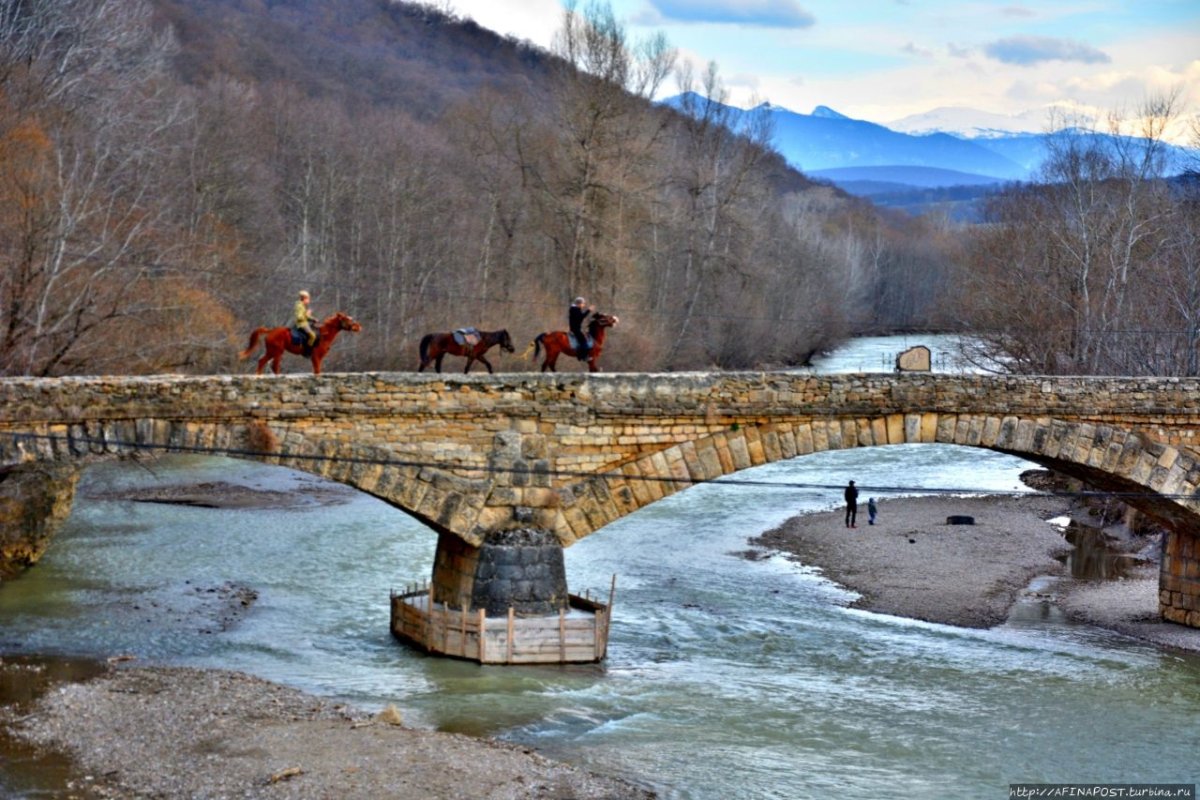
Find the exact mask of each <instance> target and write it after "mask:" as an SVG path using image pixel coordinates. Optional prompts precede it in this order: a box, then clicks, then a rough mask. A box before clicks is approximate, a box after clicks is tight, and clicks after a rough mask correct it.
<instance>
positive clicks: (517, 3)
mask: <svg viewBox="0 0 1200 800" xmlns="http://www.w3.org/2000/svg"><path fill="white" fill-rule="evenodd" d="M449 5H450V10H451V11H452V12H453V13H454V14H457V15H458V16H461V17H470V18H471V19H473V20H475V21H476V22H478V23H479V24H480V25H482V26H483V27H485V28H489V29H490V30H493V31H496V32H497V33H502V34H505V35H508V36H513V37H514V38H516V39H522V40H528V41H531V42H533V43H534V44H536V45H540V46H542V47H547V48H548V47H549V46H550V43H551V42H552V41H553V39H554V33H555V31H557V30H558V29H559V28H560V27H562V15H563V7H562V5H561V4H560V3H559V2H558V0H450V3H449Z"/></svg>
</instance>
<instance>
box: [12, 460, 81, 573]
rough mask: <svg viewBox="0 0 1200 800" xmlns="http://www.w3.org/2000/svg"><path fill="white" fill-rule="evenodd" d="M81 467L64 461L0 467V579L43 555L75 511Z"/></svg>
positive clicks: (16, 571) (17, 571)
mask: <svg viewBox="0 0 1200 800" xmlns="http://www.w3.org/2000/svg"><path fill="white" fill-rule="evenodd" d="M79 475H80V470H79V469H78V468H77V467H76V466H74V465H72V464H67V463H63V462H36V461H35V462H31V463H28V464H18V465H12V466H8V467H0V580H5V579H6V578H11V577H14V576H15V575H17V574H18V573H19V572H21V571H22V570H24V569H25V568H27V567H31V566H33V565H34V564H35V563H37V561H38V559H39V558H41V557H42V553H43V552H45V550H46V546H47V545H48V544H49V543H50V539H51V537H52V536H53V535H54V533H55V532H56V531H57V530H58V529H59V528H60V527H61V526H62V524H63V523H64V522H65V521H66V519H67V517H68V516H70V514H71V503H72V501H73V500H74V499H75V484H76V483H77V482H78V481H79Z"/></svg>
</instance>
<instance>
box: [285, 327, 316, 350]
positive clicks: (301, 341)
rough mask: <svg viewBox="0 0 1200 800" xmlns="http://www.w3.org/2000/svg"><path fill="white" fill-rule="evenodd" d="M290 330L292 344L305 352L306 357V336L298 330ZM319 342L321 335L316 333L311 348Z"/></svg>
mask: <svg viewBox="0 0 1200 800" xmlns="http://www.w3.org/2000/svg"><path fill="white" fill-rule="evenodd" d="M290 330H291V331H292V344H294V345H296V346H297V347H303V348H304V349H305V351H306V352H305V355H308V352H307V351H308V350H309V347H308V334H307V333H305V332H304V331H302V330H300V329H299V328H291V329H290ZM320 340H321V334H319V333H318V334H317V338H315V339H313V346H316V344H317V342H319V341H320Z"/></svg>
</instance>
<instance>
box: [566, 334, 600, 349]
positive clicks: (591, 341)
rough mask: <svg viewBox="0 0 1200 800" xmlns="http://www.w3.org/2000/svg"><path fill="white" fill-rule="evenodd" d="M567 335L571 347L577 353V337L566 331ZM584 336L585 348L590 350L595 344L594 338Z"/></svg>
mask: <svg viewBox="0 0 1200 800" xmlns="http://www.w3.org/2000/svg"><path fill="white" fill-rule="evenodd" d="M567 337H568V338H569V339H570V340H571V349H572V350H574V351H575V352H576V353H578V352H579V350H580V347H579V337H578V336H576V335H575V334H574V333H568V334H567ZM584 338H586V339H587V349H588V351H589V352H590V351H591V350H592V349H593V348H594V347H595V346H596V340H595V339H593V338H592V337H591V336H586V337H584Z"/></svg>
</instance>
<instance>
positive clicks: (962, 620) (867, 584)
mask: <svg viewBox="0 0 1200 800" xmlns="http://www.w3.org/2000/svg"><path fill="white" fill-rule="evenodd" d="M865 511H866V504H865V503H863V504H862V505H861V507H860V513H859V523H860V524H859V526H858V527H857V528H854V529H847V528H846V527H845V524H844V519H843V512H842V511H841V510H838V511H830V512H823V513H817V514H805V515H802V516H798V517H794V518H792V519H790V520H788V521H787V522H785V523H784V524H783V525H781V526H780V527H778V528H776V529H774V530H771V531H768V532H766V533H764V534H762V535H761V536H759V537H756V538H754V539H752V540H751V543H752V544H754V545H757V546H760V547H765V548H768V549H771V550H778V551H781V552H784V553H788V554H790V555H791V556H793V557H794V558H796V559H797V560H798V561H800V562H801V563H804V564H807V565H810V566H814V567H818V568H820V569H821V571H822V573H823V574H824V575H825V576H826V577H828V578H829V579H830V580H833V581H835V582H836V583H838V584H841V585H842V586H845V587H846V588H848V589H851V590H853V591H854V592H856V593H858V594H859V595H861V596H860V597H859V598H858V599H857V600H855V601H854V602H853V603H852V605H853V606H855V607H858V608H864V609H868V610H871V611H877V612H880V613H884V614H895V615H897V616H903V617H910V618H913V619H922V620H928V621H930V622H940V623H945V624H948V625H959V626H963V627H991V626H993V625H998V624H1000V623H1002V622H1004V620H1005V619H1006V617H1007V615H1008V611H1009V609H1010V608H1011V607H1012V605H1013V603H1014V602H1015V601H1016V600H1017V598H1018V596H1019V595H1020V593H1021V591H1022V590H1023V589H1025V588H1026V587H1027V586H1028V584H1029V582H1030V580H1031V579H1033V578H1034V577H1037V576H1039V575H1054V576H1061V577H1060V578H1059V580H1058V581H1056V582H1055V584H1054V588H1053V592H1054V595H1055V602H1056V603H1057V604H1058V605H1059V606H1060V607H1061V608H1062V609H1063V611H1064V612H1065V613H1066V614H1067V615H1068V616H1069V617H1071V618H1072V619H1075V620H1077V621H1080V622H1086V623H1089V624H1093V625H1097V626H1100V627H1105V628H1109V629H1111V630H1116V631H1119V632H1121V633H1124V634H1126V635H1129V636H1134V637H1137V638H1140V639H1144V640H1146V641H1150V642H1154V643H1156V644H1159V645H1163V646H1166V647H1172V648H1178V649H1184V650H1194V651H1198V652H1200V629H1191V628H1184V627H1182V626H1179V625H1174V624H1170V623H1164V622H1162V621H1161V620H1160V619H1159V617H1158V571H1157V566H1156V565H1153V564H1150V565H1143V566H1139V567H1137V568H1134V569H1132V570H1131V571H1130V572H1129V574H1128V575H1127V576H1126V577H1125V578H1124V579H1122V580H1114V581H1079V580H1073V579H1072V578H1070V577H1069V576H1066V575H1064V571H1065V567H1064V564H1063V562H1062V561H1061V560H1060V557H1062V556H1064V555H1065V554H1066V553H1067V552H1068V551H1069V550H1070V547H1071V546H1070V545H1069V544H1068V543H1067V542H1066V541H1065V539H1064V538H1063V536H1062V534H1061V533H1060V532H1059V529H1058V528H1057V527H1056V526H1054V525H1051V524H1050V523H1049V522H1048V520H1049V519H1051V518H1054V517H1060V516H1064V515H1067V514H1068V513H1069V512H1070V511H1071V509H1070V507H1069V504H1068V502H1067V501H1065V500H1063V499H1061V498H1057V497H1054V496H1052V495H1044V494H1037V495H1029V496H1025V497H1017V498H1011V497H970V498H959V497H920V498H901V499H884V500H880V501H879V518H878V519H877V521H876V524H875V525H873V526H872V525H868V524H867V520H866V513H865ZM951 515H966V516H971V517H974V519H975V524H974V525H949V524H947V521H946V520H947V517H949V516H951Z"/></svg>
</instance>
